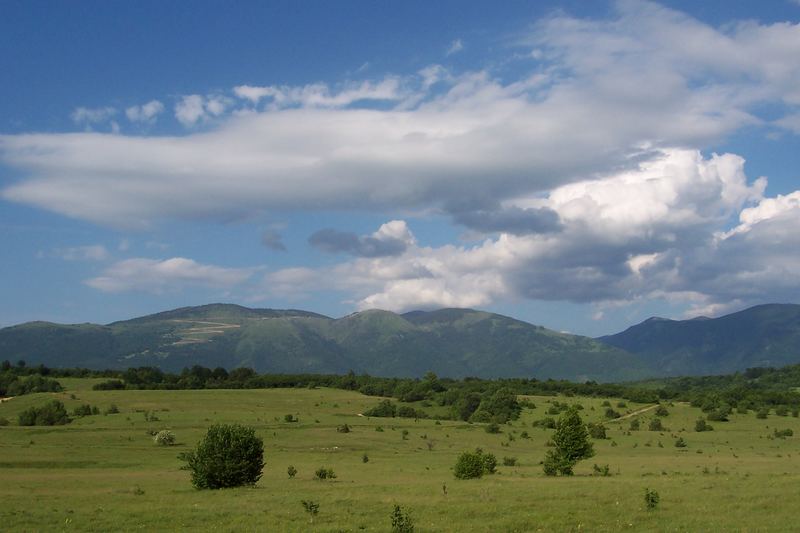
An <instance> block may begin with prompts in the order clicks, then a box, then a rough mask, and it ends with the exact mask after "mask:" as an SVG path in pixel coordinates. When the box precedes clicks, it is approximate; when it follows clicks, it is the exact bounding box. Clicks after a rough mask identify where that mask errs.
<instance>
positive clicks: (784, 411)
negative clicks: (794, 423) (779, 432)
mask: <svg viewBox="0 0 800 533" xmlns="http://www.w3.org/2000/svg"><path fill="white" fill-rule="evenodd" d="M775 414H776V415H778V416H789V408H788V407H786V406H785V405H779V406H778V407H776V408H775Z"/></svg>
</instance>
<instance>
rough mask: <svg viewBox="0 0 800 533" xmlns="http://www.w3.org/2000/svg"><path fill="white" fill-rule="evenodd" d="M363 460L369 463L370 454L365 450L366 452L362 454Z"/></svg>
mask: <svg viewBox="0 0 800 533" xmlns="http://www.w3.org/2000/svg"><path fill="white" fill-rule="evenodd" d="M361 462H362V463H368V462H369V455H367V452H364V454H363V455H362V456H361Z"/></svg>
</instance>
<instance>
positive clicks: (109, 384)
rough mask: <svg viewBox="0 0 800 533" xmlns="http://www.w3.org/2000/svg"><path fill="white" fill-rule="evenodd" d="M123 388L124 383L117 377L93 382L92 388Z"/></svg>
mask: <svg viewBox="0 0 800 533" xmlns="http://www.w3.org/2000/svg"><path fill="white" fill-rule="evenodd" d="M124 388H125V383H123V382H122V381H120V380H118V379H110V380H108V381H103V382H102V383H95V384H94V385H93V386H92V390H122V389H124Z"/></svg>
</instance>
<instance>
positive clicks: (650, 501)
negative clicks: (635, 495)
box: [644, 489, 661, 510]
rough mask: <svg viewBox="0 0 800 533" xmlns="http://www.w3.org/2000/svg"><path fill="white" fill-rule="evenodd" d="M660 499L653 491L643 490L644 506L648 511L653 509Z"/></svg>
mask: <svg viewBox="0 0 800 533" xmlns="http://www.w3.org/2000/svg"><path fill="white" fill-rule="evenodd" d="M660 499H661V498H660V497H659V496H658V492H656V491H655V490H650V489H644V505H645V507H647V509H648V510H651V509H655V508H656V506H657V505H658V502H659V500H660Z"/></svg>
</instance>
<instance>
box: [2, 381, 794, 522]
mask: <svg viewBox="0 0 800 533" xmlns="http://www.w3.org/2000/svg"><path fill="white" fill-rule="evenodd" d="M61 381H62V384H63V385H64V386H65V387H66V388H67V389H68V390H67V391H65V392H64V393H57V394H34V395H29V396H22V397H18V398H14V399H12V400H10V401H7V402H5V403H2V404H0V417H5V418H7V419H9V420H11V421H12V425H10V426H6V427H0V502H2V505H0V529H2V530H3V531H71V530H75V531H123V530H145V531H154V530H159V531H161V530H181V529H192V530H209V531H362V530H363V531H388V530H389V529H390V513H391V511H392V509H393V506H394V504H399V505H401V506H403V507H404V508H406V509H408V510H409V511H410V513H411V516H412V517H413V519H414V522H415V526H416V531H422V532H424V531H459V532H461V531H620V530H630V531H796V530H797V528H798V526H797V523H796V509H798V508H800V491H798V490H797V487H798V486H800V446H798V440H799V439H800V421H799V420H798V419H797V418H792V417H779V416H776V415H774V414H771V415H770V416H769V418H767V419H757V418H756V417H755V414H754V413H753V412H750V413H749V414H734V415H732V417H731V421H730V422H713V423H712V424H713V426H714V428H715V430H714V431H711V432H704V433H696V432H695V431H694V422H695V420H696V419H697V418H698V417H699V416H700V415H701V413H700V411H699V409H696V408H692V407H689V406H688V405H675V406H669V407H668V409H669V412H670V414H669V416H666V417H665V418H664V425H665V426H666V427H667V428H668V430H666V431H663V432H652V431H647V430H646V428H647V427H648V421H649V420H650V419H651V418H652V417H653V411H652V410H650V411H647V412H645V413H643V414H641V415H638V418H640V419H641V421H642V428H643V430H641V431H632V432H628V427H629V423H630V421H631V420H632V419H633V418H636V417H632V418H628V419H626V420H623V421H619V422H611V423H607V424H606V425H607V426H608V427H609V431H608V437H609V438H608V439H606V440H600V441H595V449H596V452H597V453H596V456H595V457H593V458H592V459H589V460H587V461H583V462H581V463H579V465H578V466H577V468H576V470H575V476H574V477H571V478H548V477H545V476H544V474H543V473H542V468H541V465H540V464H539V463H540V461H541V460H542V458H543V457H544V454H545V452H546V451H547V449H548V448H547V447H546V442H547V440H548V439H549V438H550V436H551V435H552V432H553V430H544V429H540V428H538V427H532V422H533V421H534V420H536V419H540V418H542V417H544V416H546V415H545V411H546V410H547V408H548V407H549V405H550V404H549V403H548V402H549V401H551V400H558V401H562V402H568V403H580V404H582V405H583V407H584V409H583V410H582V411H581V414H582V416H583V418H584V420H587V421H592V420H600V419H601V418H602V417H603V413H604V412H605V409H606V408H605V407H604V406H602V405H601V403H602V401H603V400H601V399H589V398H577V397H576V398H564V397H559V398H545V397H531V398H530V399H531V400H532V401H533V402H534V403H535V404H536V408H535V409H525V410H524V411H523V415H522V418H521V419H520V420H518V421H515V422H514V423H513V424H509V425H504V426H502V428H501V429H502V432H501V433H500V434H489V433H486V431H484V427H483V426H482V425H478V424H476V425H471V424H466V423H460V422H451V421H442V422H441V423H436V421H434V420H419V421H414V420H410V419H400V418H394V419H379V418H371V419H370V418H366V417H362V416H359V413H361V412H363V411H364V410H365V409H367V408H369V407H372V406H373V405H375V404H376V403H377V402H378V399H377V398H370V397H366V396H362V395H360V394H358V393H353V392H347V391H341V390H330V389H315V390H308V389H294V390H281V389H278V390H275V389H273V390H226V391H213V390H200V391H92V390H91V385H92V383H93V381H92V380H79V379H63V380H61ZM51 397H56V398H58V399H60V400H62V401H63V402H64V403H65V404H66V406H67V408H68V410H69V411H70V412H71V411H72V409H73V408H74V407H76V406H78V405H80V404H82V403H89V404H92V405H96V406H98V407H99V408H100V410H101V411H104V410H105V409H107V408H108V407H109V406H110V405H111V404H116V405H117V406H118V407H119V409H120V413H119V414H114V415H97V416H89V417H85V418H81V419H77V420H75V421H73V422H72V423H71V424H69V425H67V426H62V427H18V426H16V425H14V424H15V423H16V416H17V414H18V413H19V412H20V411H21V410H23V409H25V408H28V407H30V406H34V405H40V404H43V403H44V402H45V401H46V400H47V399H49V398H51ZM611 404H612V406H614V408H615V409H617V410H618V411H620V412H622V413H623V414H625V413H626V412H628V411H635V410H639V409H642V408H645V407H648V406H647V405H641V404H628V405H627V406H624V407H617V400H611ZM145 411H150V412H151V413H152V414H154V415H155V416H156V417H157V418H158V420H157V421H152V420H151V421H147V420H145ZM286 414H293V415H295V416H297V417H299V422H297V423H287V422H284V415H286ZM216 422H240V423H244V424H248V425H252V426H254V427H255V428H256V430H257V433H258V434H259V435H260V436H261V437H263V439H264V445H265V460H266V467H265V469H264V475H263V477H262V479H261V481H260V482H259V483H258V485H257V486H256V487H254V488H241V489H229V490H221V491H197V490H194V489H193V488H192V487H191V484H190V482H189V474H188V472H186V471H184V470H181V469H180V466H181V463H180V461H179V460H178V459H177V455H178V453H180V452H181V451H185V450H188V449H190V448H191V447H193V446H194V444H195V443H196V442H197V441H198V439H200V438H201V436H202V435H203V434H204V432H205V429H206V428H207V427H208V426H209V425H211V424H212V423H216ZM345 423H346V424H348V425H349V426H350V427H351V428H352V431H351V432H350V433H339V432H337V431H336V427H337V426H339V425H341V424H345ZM379 427H380V428H381V429H382V430H383V431H378V428H379ZM785 428H790V429H792V430H793V431H794V432H795V435H797V436H795V437H789V438H787V439H771V438H768V436H770V435H772V433H773V430H774V429H785ZM160 429H170V430H172V431H173V432H174V433H175V434H176V436H177V441H178V445H176V446H173V447H159V446H156V445H155V444H154V443H153V441H152V438H151V436H150V435H149V432H150V431H151V430H160ZM404 430H406V431H407V432H408V433H407V435H406V436H405V438H404V434H403V433H404ZM523 431H525V432H527V433H528V434H529V437H530V438H523V437H522V432H523ZM678 436H681V437H683V438H684V439H685V440H686V442H687V443H688V446H687V447H686V448H676V447H675V445H674V443H675V440H676V438H677V437H678ZM512 439H513V440H512ZM478 446H480V447H482V448H483V449H484V450H486V451H489V452H492V453H494V454H495V455H496V456H497V458H498V460H499V461H500V466H499V468H498V473H497V474H495V475H491V476H487V477H484V478H483V479H479V480H468V481H461V480H456V479H454V477H453V474H452V466H453V464H454V463H455V460H456V457H457V456H458V454H459V453H460V452H462V451H465V450H472V449H474V448H475V447H478ZM365 453H366V454H367V456H368V457H369V461H368V462H366V463H364V462H363V461H362V456H363V454H365ZM503 457H515V458H517V466H502V460H503ZM595 463H596V464H598V465H601V466H602V465H606V464H607V465H609V467H610V471H611V473H612V474H613V475H611V476H610V477H600V476H595V475H593V468H592V466H593V464H595ZM289 465H293V466H295V467H296V468H297V470H298V474H297V476H296V477H295V478H294V479H289V477H288V476H287V473H286V470H287V467H288V466H289ZM321 466H325V467H328V468H332V469H333V470H334V471H335V472H336V474H337V476H338V477H337V478H336V479H335V480H333V481H318V480H314V479H313V473H314V471H315V470H316V469H317V468H319V467H321ZM645 488H650V489H655V490H656V491H658V493H659V495H660V504H659V505H658V507H657V508H656V509H654V510H647V509H645V504H644V496H643V494H644V491H645ZM301 500H314V501H316V502H318V503H319V505H320V510H319V515H318V516H317V517H316V518H315V520H314V523H313V524H311V523H310V522H309V516H308V515H307V514H306V513H305V511H304V509H303V507H302V505H301V504H300V501H301Z"/></svg>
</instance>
